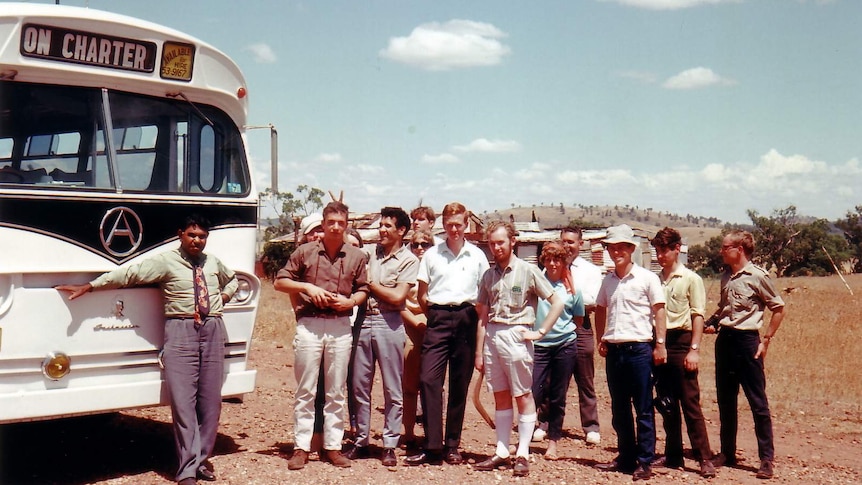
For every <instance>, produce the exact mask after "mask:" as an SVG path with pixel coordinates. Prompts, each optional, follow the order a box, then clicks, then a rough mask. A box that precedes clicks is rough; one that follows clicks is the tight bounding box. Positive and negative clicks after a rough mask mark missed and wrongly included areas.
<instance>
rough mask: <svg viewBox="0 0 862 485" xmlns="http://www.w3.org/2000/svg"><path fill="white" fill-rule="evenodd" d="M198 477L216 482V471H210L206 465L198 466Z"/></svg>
mask: <svg viewBox="0 0 862 485" xmlns="http://www.w3.org/2000/svg"><path fill="white" fill-rule="evenodd" d="M198 478H200V479H201V480H206V481H208V482H214V481H215V479H216V476H215V473H213V472H212V471H210V469H209V468H207V467H205V466H200V467H198Z"/></svg>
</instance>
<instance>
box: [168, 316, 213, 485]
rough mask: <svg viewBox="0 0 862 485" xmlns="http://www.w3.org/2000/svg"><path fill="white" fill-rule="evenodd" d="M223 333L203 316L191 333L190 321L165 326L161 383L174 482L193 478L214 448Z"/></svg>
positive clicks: (210, 320) (174, 322)
mask: <svg viewBox="0 0 862 485" xmlns="http://www.w3.org/2000/svg"><path fill="white" fill-rule="evenodd" d="M225 338H226V333H225V328H224V322H223V321H222V319H221V317H209V318H207V319H206V321H205V322H204V324H203V325H201V326H200V327H198V328H196V327H195V322H194V320H192V319H191V318H182V319H173V318H171V319H168V320H167V321H166V322H165V349H164V355H163V357H162V360H163V362H164V365H165V382H166V383H167V387H168V393H169V394H170V400H171V414H172V416H173V421H174V444H175V445H176V452H177V461H178V466H177V474H176V480H177V481H180V480H182V479H184V478H195V476H196V475H197V470H198V468H199V467H200V466H201V465H202V464H203V462H204V460H206V459H207V458H209V456H210V455H211V454H212V451H213V447H214V446H215V439H216V434H217V433H218V421H219V415H220V414H221V387H222V383H223V382H224V375H225V374H224V345H225Z"/></svg>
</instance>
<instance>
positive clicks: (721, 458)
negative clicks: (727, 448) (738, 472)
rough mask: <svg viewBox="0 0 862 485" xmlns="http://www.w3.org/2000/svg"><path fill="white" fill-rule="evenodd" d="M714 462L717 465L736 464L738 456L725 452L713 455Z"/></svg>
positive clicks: (717, 466)
mask: <svg viewBox="0 0 862 485" xmlns="http://www.w3.org/2000/svg"><path fill="white" fill-rule="evenodd" d="M712 464H713V465H714V466H715V467H716V468H719V467H723V466H735V465H736V456H732V455H725V454H724V453H719V454H717V455H715V456H714V457H712Z"/></svg>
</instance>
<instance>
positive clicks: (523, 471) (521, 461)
mask: <svg viewBox="0 0 862 485" xmlns="http://www.w3.org/2000/svg"><path fill="white" fill-rule="evenodd" d="M494 456H497V455H494ZM529 474H530V464H529V463H528V462H527V458H526V457H523V456H519V457H517V458H515V467H514V468H513V471H512V475H513V476H516V477H526V476H527V475H529Z"/></svg>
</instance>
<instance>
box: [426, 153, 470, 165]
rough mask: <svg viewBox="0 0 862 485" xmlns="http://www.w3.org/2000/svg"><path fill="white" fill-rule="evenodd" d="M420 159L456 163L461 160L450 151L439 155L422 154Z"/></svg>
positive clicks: (429, 161)
mask: <svg viewBox="0 0 862 485" xmlns="http://www.w3.org/2000/svg"><path fill="white" fill-rule="evenodd" d="M422 161H423V162H425V163H458V162H460V161H461V160H459V159H458V157H456V156H455V155H452V154H451V153H441V154H439V155H428V154H427V153H426V154H425V155H422Z"/></svg>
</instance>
